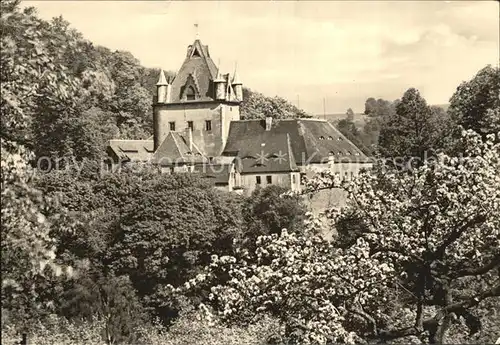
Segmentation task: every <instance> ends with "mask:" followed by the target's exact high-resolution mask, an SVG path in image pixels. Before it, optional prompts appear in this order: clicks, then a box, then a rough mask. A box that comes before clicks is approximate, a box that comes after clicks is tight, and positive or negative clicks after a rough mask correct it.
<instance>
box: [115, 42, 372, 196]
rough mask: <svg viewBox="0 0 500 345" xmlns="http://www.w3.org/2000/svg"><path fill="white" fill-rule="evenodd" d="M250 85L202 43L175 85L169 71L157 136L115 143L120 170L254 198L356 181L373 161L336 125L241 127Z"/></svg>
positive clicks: (301, 122)
mask: <svg viewBox="0 0 500 345" xmlns="http://www.w3.org/2000/svg"><path fill="white" fill-rule="evenodd" d="M241 102H244V99H243V85H242V82H241V80H240V78H239V75H238V73H237V71H236V70H235V72H234V73H233V74H230V73H224V74H223V73H221V71H220V70H219V66H216V65H215V63H214V62H213V60H212V58H211V57H210V53H209V49H208V46H206V45H202V43H201V42H200V40H199V39H196V40H195V41H194V43H193V44H191V45H189V46H188V48H187V53H186V58H185V60H184V63H183V64H182V66H181V68H180V69H179V71H178V73H177V74H176V76H175V78H173V80H169V79H167V78H166V77H165V74H164V72H163V71H161V72H160V76H159V79H158V83H157V93H156V95H155V96H154V98H153V123H154V135H153V137H152V138H150V139H148V140H111V141H110V143H109V146H108V150H107V151H108V154H109V156H110V157H111V158H112V160H113V161H114V163H115V164H116V165H121V164H127V163H128V162H133V161H135V162H149V163H152V164H154V165H156V166H157V167H158V168H159V169H161V171H162V172H164V173H179V172H191V173H198V174H200V175H201V176H203V177H204V178H207V179H209V180H210V181H212V182H213V184H214V185H215V186H216V187H217V188H221V189H224V190H228V191H233V190H240V191H242V192H244V193H246V194H248V193H251V192H252V191H253V190H254V189H255V188H257V186H262V187H265V186H266V185H271V184H273V185H280V186H285V187H288V188H290V189H291V190H300V188H301V176H302V175H303V174H307V173H308V171H310V170H309V169H308V168H310V167H317V168H320V169H330V170H332V171H333V172H335V173H338V174H340V175H341V176H342V177H343V178H347V179H350V178H352V177H353V176H355V175H357V174H358V173H359V171H360V170H361V169H363V168H369V167H371V161H370V159H369V158H368V157H366V156H365V155H364V154H363V152H361V150H359V149H358V148H357V147H356V146H355V145H354V144H353V143H352V142H350V141H349V140H348V139H347V138H345V137H344V136H343V135H342V134H341V133H340V132H339V131H338V130H337V129H336V128H335V127H334V126H333V125H332V124H331V123H329V122H327V121H325V120H318V119H311V118H306V119H280V120H276V119H273V118H271V117H266V118H265V119H260V120H241V117H240V104H241Z"/></svg>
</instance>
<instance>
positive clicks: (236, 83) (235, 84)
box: [231, 68, 243, 102]
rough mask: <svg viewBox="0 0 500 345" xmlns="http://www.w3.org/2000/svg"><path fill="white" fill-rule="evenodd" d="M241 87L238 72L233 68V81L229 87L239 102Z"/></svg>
mask: <svg viewBox="0 0 500 345" xmlns="http://www.w3.org/2000/svg"><path fill="white" fill-rule="evenodd" d="M242 85H243V84H242V82H241V80H240V77H239V75H238V72H237V71H236V68H235V70H234V75H233V80H232V81H231V86H232V87H233V90H234V94H235V96H236V99H237V100H238V101H240V102H241V101H243V86H242Z"/></svg>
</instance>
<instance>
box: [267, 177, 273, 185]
mask: <svg viewBox="0 0 500 345" xmlns="http://www.w3.org/2000/svg"><path fill="white" fill-rule="evenodd" d="M266 182H267V184H271V183H273V177H272V176H266Z"/></svg>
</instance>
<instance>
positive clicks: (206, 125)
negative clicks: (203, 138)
mask: <svg viewBox="0 0 500 345" xmlns="http://www.w3.org/2000/svg"><path fill="white" fill-rule="evenodd" d="M205 130H207V131H211V130H212V121H210V120H206V121H205Z"/></svg>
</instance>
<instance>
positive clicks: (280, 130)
mask: <svg viewBox="0 0 500 345" xmlns="http://www.w3.org/2000/svg"><path fill="white" fill-rule="evenodd" d="M265 127H266V126H265V120H242V121H233V122H231V126H230V128H229V136H228V140H227V144H226V147H225V148H224V152H225V154H226V155H229V154H235V155H236V154H237V155H238V156H239V157H243V156H245V155H248V154H247V152H250V153H253V155H255V154H257V153H259V152H260V150H261V147H260V146H259V145H260V144H261V143H265V146H264V147H262V149H264V148H265V152H272V151H273V150H276V149H274V148H275V147H276V148H277V147H280V148H281V147H283V145H284V143H286V142H287V141H286V140H285V139H284V138H285V136H286V135H288V136H289V139H288V141H289V142H290V146H291V151H292V156H293V157H294V159H295V162H296V164H299V165H306V164H307V163H321V162H322V163H326V162H327V161H328V157H329V156H330V155H333V157H334V161H336V162H359V163H364V162H369V161H370V160H369V158H368V157H366V155H364V154H363V152H362V151H361V150H359V149H358V148H357V147H356V146H355V145H354V144H353V143H352V142H351V141H349V140H348V139H347V138H346V137H344V136H343V135H342V134H341V133H340V132H339V131H338V130H337V129H336V128H335V127H334V126H333V125H332V124H331V123H329V122H327V121H325V120H316V119H286V120H273V125H272V127H271V130H269V131H266V130H265ZM258 146H259V147H258ZM270 148H272V149H270ZM245 168H246V167H245V166H244V169H243V170H244V171H246V169H245Z"/></svg>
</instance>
